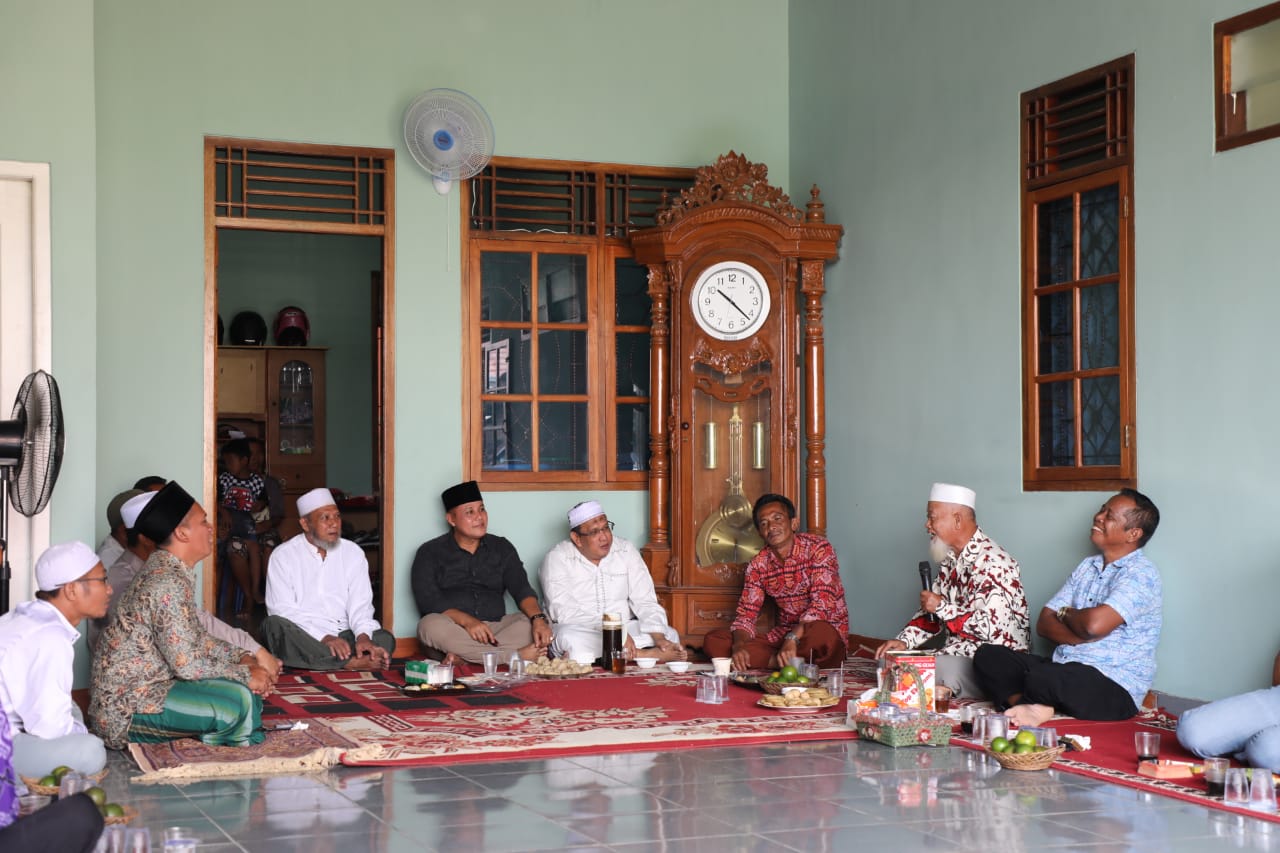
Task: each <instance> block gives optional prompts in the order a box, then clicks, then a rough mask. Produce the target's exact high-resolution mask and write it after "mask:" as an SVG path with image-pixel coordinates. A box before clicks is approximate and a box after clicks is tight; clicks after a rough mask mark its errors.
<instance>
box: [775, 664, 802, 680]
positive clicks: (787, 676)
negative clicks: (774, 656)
mask: <svg viewBox="0 0 1280 853" xmlns="http://www.w3.org/2000/svg"><path fill="white" fill-rule="evenodd" d="M799 677H800V672H799V671H798V670H797V669H796V668H795V667H794V666H784V667H783V668H782V669H780V670H778V678H779V680H781V681H785V682H787V683H788V684H794V683H795V680H796V679H797V678H799Z"/></svg>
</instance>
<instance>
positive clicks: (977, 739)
mask: <svg viewBox="0 0 1280 853" xmlns="http://www.w3.org/2000/svg"><path fill="white" fill-rule="evenodd" d="M990 716H991V712H990V711H987V710H985V709H982V708H979V709H976V710H975V711H974V712H973V722H972V724H971V725H972V730H973V742H974V743H986V742H987V717H990ZM961 725H962V726H963V723H962V724H961Z"/></svg>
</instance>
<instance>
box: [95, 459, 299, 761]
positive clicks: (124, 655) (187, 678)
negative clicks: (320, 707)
mask: <svg viewBox="0 0 1280 853" xmlns="http://www.w3.org/2000/svg"><path fill="white" fill-rule="evenodd" d="M134 529H135V530H137V531H138V532H139V533H141V534H142V535H144V536H146V537H147V538H149V539H151V540H152V541H153V542H155V543H157V544H158V546H159V547H158V549H157V550H156V551H155V553H153V554H152V555H151V556H150V557H149V558H148V559H147V563H146V565H145V566H144V567H143V569H142V571H141V572H139V573H138V575H137V576H136V577H135V578H134V580H133V583H132V584H130V586H129V588H128V589H127V590H125V592H124V593H122V594H121V596H120V600H119V602H118V604H117V606H116V609H115V612H114V613H113V614H112V616H111V619H110V621H109V622H108V624H107V627H106V629H105V630H104V631H103V632H102V636H101V638H100V639H99V640H98V648H97V650H96V652H95V653H94V658H93V678H92V696H93V698H92V700H91V701H90V704H89V721H90V726H91V727H92V729H93V731H94V732H95V733H97V734H98V735H99V736H100V737H101V738H102V739H103V741H104V742H105V743H106V745H107V746H109V747H111V748H112V749H123V748H124V746H125V744H126V743H128V742H130V741H133V742H137V743H157V742H160V741H166V740H173V739H176V738H181V737H198V738H200V740H201V741H203V742H204V743H206V744H209V745H211V746H245V745H248V744H253V743H261V742H262V740H263V737H264V733H263V731H262V697H263V696H266V695H267V694H268V693H270V692H271V689H272V687H273V681H274V679H273V677H272V675H271V673H269V672H268V671H267V670H265V669H263V668H262V667H261V666H259V665H258V664H257V661H256V660H255V659H254V657H253V655H250V654H247V653H246V652H245V651H244V650H243V649H240V648H237V647H235V646H233V645H231V644H230V643H227V642H225V641H223V640H218V639H215V638H214V637H212V636H210V635H209V633H208V632H207V631H205V629H204V628H203V627H201V625H200V622H199V619H198V618H197V613H198V610H199V608H198V607H197V605H196V601H195V572H194V569H193V566H195V564H196V563H198V562H200V560H202V559H204V558H205V557H207V556H209V554H210V552H211V551H212V549H213V528H212V526H211V525H210V524H209V518H208V516H207V515H206V514H205V511H204V509H202V508H201V507H200V505H199V504H198V503H196V501H195V499H194V498H192V497H191V495H189V494H187V493H186V492H185V491H184V490H183V488H182V487H181V486H179V485H178V484H177V483H176V482H170V483H169V484H168V485H166V486H165V487H164V488H163V489H161V490H160V491H159V492H158V493H157V494H156V496H155V497H154V498H153V499H152V500H151V502H150V503H148V504H147V506H146V507H145V508H144V509H143V511H142V513H141V514H140V515H139V516H138V519H137V521H136V522H134Z"/></svg>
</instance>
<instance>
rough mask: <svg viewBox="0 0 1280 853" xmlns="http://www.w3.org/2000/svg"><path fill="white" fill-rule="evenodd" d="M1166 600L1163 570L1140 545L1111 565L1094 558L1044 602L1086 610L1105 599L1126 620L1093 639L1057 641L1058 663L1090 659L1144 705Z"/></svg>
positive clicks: (1135, 701) (1050, 606)
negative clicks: (1149, 558)
mask: <svg viewBox="0 0 1280 853" xmlns="http://www.w3.org/2000/svg"><path fill="white" fill-rule="evenodd" d="M1162 601H1163V587H1162V586H1161V583H1160V570H1159V569H1157V568H1156V567H1155V565H1154V564H1153V563H1152V562H1151V561H1150V560H1148V559H1147V557H1146V555H1145V554H1143V553H1142V549H1141V548H1139V549H1138V550H1137V551H1134V552H1132V553H1130V554H1126V555H1125V556H1123V557H1121V558H1120V559H1118V560H1116V561H1115V562H1114V563H1112V564H1111V565H1108V566H1104V565H1103V564H1102V555H1100V554H1099V555H1097V556H1093V557H1090V558H1089V559H1087V560H1085V561H1084V562H1083V563H1081V564H1080V565H1079V566H1077V567H1076V570H1075V571H1074V572H1072V573H1071V577H1070V578H1068V579H1067V582H1066V584H1064V585H1063V587H1062V589H1060V590H1058V593H1057V595H1055V596H1054V597H1053V598H1051V599H1049V603H1048V604H1046V605H1045V607H1046V608H1048V609H1049V610H1058V609H1059V608H1062V607H1073V608H1075V609H1076V610H1085V609H1087V608H1090V607H1097V606H1098V605H1100V604H1105V605H1107V606H1108V607H1110V608H1111V609H1112V610H1114V611H1115V612H1116V613H1119V614H1120V618H1122V619H1123V620H1124V623H1123V624H1122V625H1120V627H1118V628H1116V629H1115V630H1114V631H1112V632H1111V633H1110V634H1107V635H1106V636H1105V637H1101V638H1099V639H1097V640H1094V641H1092V642H1088V643H1079V644H1077V645H1074V646H1071V645H1066V644H1064V645H1061V646H1058V647H1057V648H1056V649H1054V650H1053V660H1054V663H1071V662H1076V663H1083V664H1088V665H1089V666H1091V667H1093V668H1094V669H1096V670H1098V671H1099V672H1101V673H1102V674H1103V675H1105V676H1106V677H1107V678H1110V679H1111V680H1112V681H1114V682H1115V683H1116V684H1119V685H1120V686H1121V687H1123V688H1124V689H1125V690H1127V691H1129V695H1130V696H1132V697H1133V704H1135V705H1137V706H1139V707H1141V706H1142V700H1143V699H1145V698H1146V695H1147V691H1148V690H1150V689H1151V684H1152V682H1153V681H1155V678H1156V646H1157V645H1159V643H1160V624H1161V612H1162V608H1163V603H1162Z"/></svg>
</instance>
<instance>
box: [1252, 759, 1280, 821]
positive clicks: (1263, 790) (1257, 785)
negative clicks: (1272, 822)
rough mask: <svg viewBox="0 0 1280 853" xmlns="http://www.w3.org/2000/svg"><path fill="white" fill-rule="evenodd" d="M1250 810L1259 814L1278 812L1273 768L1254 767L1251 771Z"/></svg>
mask: <svg viewBox="0 0 1280 853" xmlns="http://www.w3.org/2000/svg"><path fill="white" fill-rule="evenodd" d="M1249 774H1250V776H1251V778H1252V781H1251V782H1250V784H1249V808H1251V809H1253V810H1254V811H1259V812H1273V811H1275V810H1276V783H1275V781H1274V780H1273V779H1272V778H1271V768H1269V767H1254V768H1253V769H1252V770H1250V771H1249Z"/></svg>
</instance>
